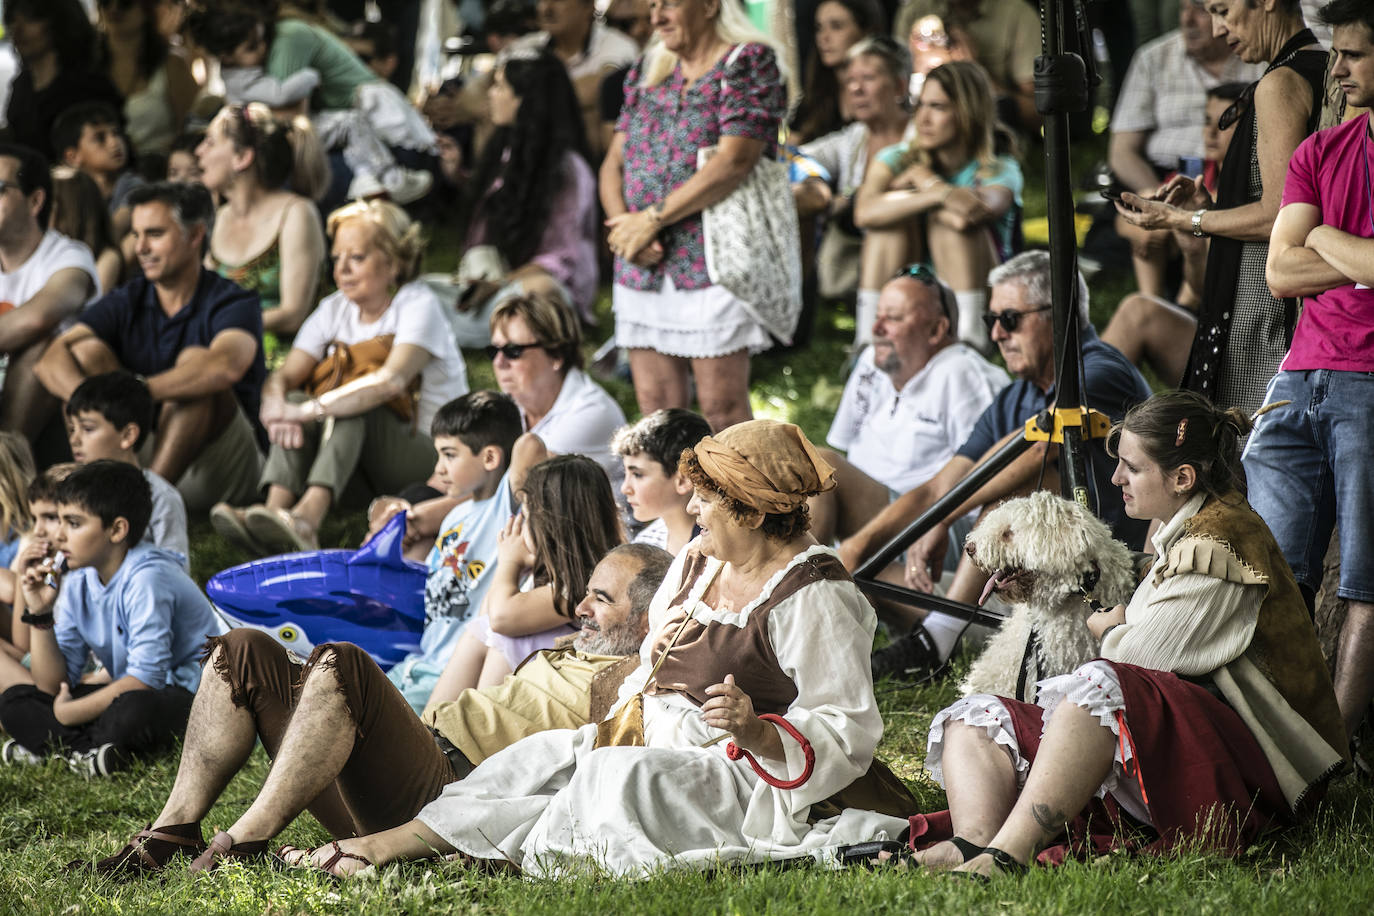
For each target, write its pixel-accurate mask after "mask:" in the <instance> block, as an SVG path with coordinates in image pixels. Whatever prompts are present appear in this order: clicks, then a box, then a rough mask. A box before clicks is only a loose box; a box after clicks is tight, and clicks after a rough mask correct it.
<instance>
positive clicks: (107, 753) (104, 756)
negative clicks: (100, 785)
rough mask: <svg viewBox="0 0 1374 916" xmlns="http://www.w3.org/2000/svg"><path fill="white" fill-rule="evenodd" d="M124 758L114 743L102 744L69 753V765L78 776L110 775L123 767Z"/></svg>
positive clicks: (88, 777) (89, 777)
mask: <svg viewBox="0 0 1374 916" xmlns="http://www.w3.org/2000/svg"><path fill="white" fill-rule="evenodd" d="M123 763H124V761H123V759H122V758H121V756H120V754H119V752H118V751H117V750H115V746H114V745H113V744H102V745H100V747H97V748H94V749H92V750H89V751H78V752H76V753H74V754H68V755H67V766H68V768H70V769H71V771H72V772H73V773H76V774H77V775H78V776H85V777H86V778H87V779H91V778H93V777H96V776H109V775H110V774H111V773H115V772H117V771H119V770H121V769H123V768H124V767H123Z"/></svg>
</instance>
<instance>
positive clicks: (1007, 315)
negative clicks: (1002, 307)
mask: <svg viewBox="0 0 1374 916" xmlns="http://www.w3.org/2000/svg"><path fill="white" fill-rule="evenodd" d="M1052 308H1054V306H1052V305H1042V306H1040V308H1038V309H1026V310H1025V311H1024V312H1018V311H1015V310H1012V309H1008V310H1007V311H1005V312H988V313H987V314H985V315H983V326H984V327H986V328H987V329H988V333H989V334H991V333H992V328H993V326H994V325H998V324H1000V325H1001V326H1002V330H1004V331H1006V332H1007V333H1008V334H1012V333H1014V332H1015V331H1016V329H1017V328H1019V327H1021V319H1022V318H1024V317H1026V316H1027V315H1034V314H1035V313H1036V312H1048V311H1049V310H1050V309H1052Z"/></svg>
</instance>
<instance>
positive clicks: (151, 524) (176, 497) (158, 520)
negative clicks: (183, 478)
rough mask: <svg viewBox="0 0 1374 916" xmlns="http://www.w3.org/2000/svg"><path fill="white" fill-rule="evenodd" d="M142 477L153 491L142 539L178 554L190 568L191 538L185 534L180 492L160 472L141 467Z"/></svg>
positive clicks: (184, 514)
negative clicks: (150, 508) (149, 512)
mask: <svg viewBox="0 0 1374 916" xmlns="http://www.w3.org/2000/svg"><path fill="white" fill-rule="evenodd" d="M143 477H144V479H145V480H147V481H148V486H149V487H150V488H151V489H152V491H153V514H152V516H151V517H150V518H149V519H148V530H147V531H145V532H144V533H143V540H144V541H145V542H147V543H150V544H152V545H153V546H154V547H161V548H163V549H165V550H171V551H174V552H176V553H179V554H181V565H182V566H185V567H187V568H188V569H189V568H190V564H191V541H190V538H189V537H187V535H186V503H185V501H184V500H182V498H181V493H179V492H178V491H177V488H176V487H174V486H172V485H171V484H170V483H168V482H167V481H166V480H164V479H163V478H162V476H161V475H160V474H157V473H155V472H153V471H150V470H148V469H147V468H144V469H143Z"/></svg>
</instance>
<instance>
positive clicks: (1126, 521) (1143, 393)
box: [955, 328, 1150, 550]
mask: <svg viewBox="0 0 1374 916" xmlns="http://www.w3.org/2000/svg"><path fill="white" fill-rule="evenodd" d="M1080 340H1081V341H1082V351H1083V393H1084V398H1085V400H1086V401H1087V402H1088V406H1089V407H1091V408H1092V409H1093V410H1100V411H1102V413H1104V414H1106V415H1107V416H1108V417H1111V419H1112V422H1114V423H1115V422H1116V421H1118V420H1120V419H1121V418H1122V416H1123V415H1125V413H1126V410H1127V409H1128V408H1129V407H1131V406H1133V405H1135V404H1138V403H1140V402H1141V401H1143V400H1145V399H1146V398H1148V397H1149V396H1150V386H1149V385H1148V384H1146V382H1145V378H1144V377H1143V376H1142V375H1141V374H1140V372H1139V371H1138V370H1137V369H1136V367H1135V366H1133V365H1131V362H1130V360H1128V359H1126V357H1125V356H1123V355H1122V353H1121V351H1120V350H1118V349H1117V348H1116V347H1113V346H1112V345H1111V344H1106V343H1103V342H1102V341H1101V340H1100V339H1099V338H1098V336H1097V333H1096V332H1095V331H1094V330H1093V329H1092V328H1086V329H1084V330H1083V331H1081V332H1080ZM1053 403H1054V389H1053V388H1051V389H1050V390H1049V391H1048V392H1045V391H1041V390H1040V389H1039V388H1037V387H1036V386H1035V385H1034V384H1033V383H1031V382H1028V381H1026V380H1025V379H1017V380H1016V381H1014V382H1012V383H1011V384H1010V385H1008V386H1007V387H1005V388H1003V389H1002V390H1001V391H1000V392H999V393H998V395H997V397H996V398H994V399H993V402H992V403H991V404H989V405H988V409H987V410H985V411H983V415H982V416H981V417H979V418H978V422H977V423H976V424H975V425H974V427H973V432H972V433H970V434H969V437H968V439H967V440H966V441H965V442H964V444H963V445H961V446H960V447H959V450H958V451H957V452H956V453H955V454H958V455H962V456H964V457H965V458H968V459H970V460H972V461H977V460H978V459H979V458H981V457H983V455H984V454H985V453H986V452H987V450H988V449H990V448H992V447H993V446H994V445H996V444H997V443H998V442H999V441H1000V440H1001V439H1002V438H1003V437H1004V436H1006V435H1007V434H1008V433H1010V432H1012V431H1013V430H1019V429H1022V428H1023V427H1024V426H1025V425H1026V421H1027V420H1029V419H1030V418H1031V417H1033V416H1035V415H1036V414H1038V413H1040V411H1042V410H1045V409H1046V408H1048V407H1049V406H1050V405H1052V404H1053ZM1087 464H1088V475H1089V476H1090V477H1091V478H1092V480H1093V486H1094V487H1095V489H1096V494H1095V495H1096V497H1097V514H1098V515H1099V516H1100V517H1101V518H1102V520H1103V521H1104V522H1106V523H1107V524H1108V525H1110V526H1111V529H1112V534H1113V535H1114V536H1115V537H1116V538H1117V539H1118V540H1120V541H1123V542H1124V543H1125V544H1126V545H1127V546H1128V547H1130V548H1131V549H1132V550H1139V549H1141V547H1142V546H1143V545H1144V543H1145V533H1146V531H1147V530H1148V529H1149V527H1150V520H1149V519H1134V518H1130V517H1129V516H1127V515H1126V509H1125V507H1124V506H1123V505H1122V502H1121V490H1120V489H1119V488H1117V487H1116V486H1115V485H1114V484H1113V483H1112V473H1113V472H1114V471H1115V470H1116V461H1115V460H1114V459H1113V458H1112V457H1111V456H1109V455H1108V454H1107V448H1106V443H1105V441H1104V440H1102V439H1093V440H1092V441H1091V442H1090V443H1089V445H1088V454H1087Z"/></svg>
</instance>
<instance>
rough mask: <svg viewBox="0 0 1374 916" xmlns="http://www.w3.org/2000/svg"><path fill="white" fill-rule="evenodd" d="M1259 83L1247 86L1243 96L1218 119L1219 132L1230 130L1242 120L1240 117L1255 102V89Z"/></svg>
mask: <svg viewBox="0 0 1374 916" xmlns="http://www.w3.org/2000/svg"><path fill="white" fill-rule="evenodd" d="M1258 85H1259V83H1258V82H1255V83H1251V84H1250V85H1248V86H1246V87H1245V89H1244V90H1243V91H1242V92H1241V94H1240V95H1239V96H1238V97H1237V98H1236V100H1235V101H1234V102H1232V103H1231V104H1230V105H1229V106H1227V108H1226V110H1225V111H1223V112H1222V113H1221V117H1219V118H1217V130H1230V129H1231V125H1232V124H1235V123H1236V122H1237V121H1239V120H1240V116H1241V115H1243V114H1245V113H1246V112H1247V111H1249V110H1250V105H1251V104H1252V103H1253V102H1254V98H1255V87H1256V86H1258Z"/></svg>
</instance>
